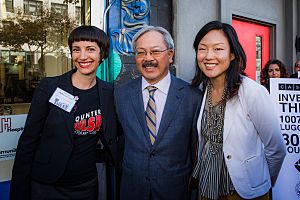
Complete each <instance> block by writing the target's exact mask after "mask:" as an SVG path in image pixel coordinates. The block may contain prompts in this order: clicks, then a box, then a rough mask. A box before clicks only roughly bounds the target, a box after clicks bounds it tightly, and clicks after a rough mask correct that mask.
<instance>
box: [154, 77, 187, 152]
mask: <svg viewBox="0 0 300 200" xmlns="http://www.w3.org/2000/svg"><path fill="white" fill-rule="evenodd" d="M183 88H184V85H182V84H180V82H179V81H178V80H177V79H176V78H175V77H173V76H171V84H170V89H169V92H168V96H167V100H166V104H165V107H164V111H163V115H162V118H161V122H160V126H159V129H158V133H157V138H156V140H155V143H154V145H155V146H156V145H157V144H158V143H159V142H160V140H161V139H162V137H163V135H164V134H165V132H166V130H167V128H168V126H169V124H170V123H171V121H172V119H173V118H174V116H175V113H176V111H177V109H178V107H179V105H180V102H181V100H182V98H183V96H184V92H183Z"/></svg>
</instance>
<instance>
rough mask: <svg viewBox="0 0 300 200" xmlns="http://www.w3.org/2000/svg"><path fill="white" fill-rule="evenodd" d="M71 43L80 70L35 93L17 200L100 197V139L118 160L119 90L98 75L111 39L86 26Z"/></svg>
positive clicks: (20, 156) (13, 195)
mask: <svg viewBox="0 0 300 200" xmlns="http://www.w3.org/2000/svg"><path fill="white" fill-rule="evenodd" d="M68 44H69V47H70V51H71V55H72V61H73V64H74V66H75V67H76V69H75V70H72V71H69V72H67V73H65V74H63V75H61V76H57V77H51V78H50V77H49V78H45V79H43V80H42V81H41V82H40V84H39V86H38V88H37V89H36V91H35V93H34V96H33V99H32V103H31V107H30V110H29V113H28V117H27V120H26V123H25V128H24V131H23V133H22V134H21V137H20V139H19V143H18V147H17V153H16V157H15V162H14V166H13V171H12V180H11V188H10V199H11V200H41V199H56V200H57V199H60V200H63V199H66V200H67V199H68V200H70V199H82V200H97V199H98V180H97V171H96V159H97V156H96V155H97V151H96V145H97V142H98V141H99V139H101V142H102V143H103V145H104V148H105V150H106V153H107V156H108V158H109V159H110V161H111V163H115V164H117V162H118V153H117V152H118V149H117V141H119V140H118V135H117V119H116V114H115V110H114V105H113V103H112V102H114V97H113V88H112V86H111V85H109V84H107V83H105V82H103V81H101V80H100V79H98V78H97V77H96V70H97V68H98V66H99V64H100V63H101V62H103V60H104V59H105V58H107V57H108V52H109V38H108V36H107V35H106V34H105V33H104V32H103V31H102V30H100V29H98V28H96V27H94V26H80V27H78V28H76V29H74V30H73V31H72V32H71V34H70V36H69V39H68ZM57 89H60V90H61V91H59V92H58V91H57ZM72 103H75V105H74V106H73V105H72Z"/></svg>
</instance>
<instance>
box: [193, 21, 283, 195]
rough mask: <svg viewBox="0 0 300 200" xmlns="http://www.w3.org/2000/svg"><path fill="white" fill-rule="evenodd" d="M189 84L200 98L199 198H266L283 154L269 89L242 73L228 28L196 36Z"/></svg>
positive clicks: (218, 26)
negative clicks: (197, 88) (193, 74)
mask: <svg viewBox="0 0 300 200" xmlns="http://www.w3.org/2000/svg"><path fill="white" fill-rule="evenodd" d="M193 46H194V49H195V52H196V62H197V65H196V73H195V77H194V79H193V81H192V85H193V86H196V87H200V89H202V91H203V92H204V99H203V103H202V106H201V111H200V115H199V118H198V123H197V128H198V133H199V151H198V162H197V165H196V167H195V170H194V173H193V177H194V178H197V179H199V187H198V188H199V196H200V197H199V199H202V200H203V199H205V200H206V199H260V200H263V199H264V200H265V199H269V190H270V188H271V186H273V185H274V184H275V182H276V178H277V176H278V174H279V171H280V168H281V165H282V162H283V160H284V157H285V154H286V150H285V146H284V143H283V139H282V136H281V130H280V126H279V121H278V119H277V114H276V112H275V106H274V104H273V102H272V99H271V97H270V95H269V93H268V91H267V90H266V89H265V88H264V87H263V86H261V85H259V84H258V83H256V82H255V81H253V80H251V79H249V78H247V77H246V76H245V74H244V70H245V67H246V55H245V52H244V50H243V48H242V46H241V44H240V43H239V41H238V37H237V34H236V32H235V30H234V29H233V27H232V26H231V25H229V24H225V23H221V22H218V21H213V22H209V23H208V24H206V25H205V26H204V27H203V28H202V29H201V30H200V31H199V32H198V34H197V35H196V38H195V40H194V45H193Z"/></svg>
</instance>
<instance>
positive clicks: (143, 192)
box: [115, 26, 202, 200]
mask: <svg viewBox="0 0 300 200" xmlns="http://www.w3.org/2000/svg"><path fill="white" fill-rule="evenodd" d="M133 49H134V51H135V60H136V66H137V68H138V70H139V71H140V72H141V74H142V77H140V78H137V79H135V80H132V81H130V82H129V83H127V84H125V85H122V86H120V87H119V88H117V89H116V90H115V100H116V110H117V114H118V117H119V120H120V122H121V125H122V128H123V132H124V137H125V149H124V157H123V163H122V179H121V192H120V196H121V199H122V200H131V199H138V200H164V199H165V200H170V199H172V200H185V199H189V196H190V194H189V192H188V182H189V177H190V175H191V172H192V167H193V162H194V158H195V154H196V149H197V148H196V146H197V138H198V134H197V130H196V119H197V117H198V108H199V106H200V105H201V101H202V97H201V95H200V94H199V92H198V90H197V89H193V88H191V87H190V86H189V85H188V84H187V83H186V82H184V81H182V80H180V79H178V78H176V77H174V76H173V75H171V74H170V72H169V66H170V64H171V63H173V55H174V43H173V39H172V37H171V35H170V34H169V33H168V31H166V30H165V29H163V28H161V27H152V26H147V27H144V28H143V29H141V30H140V31H139V32H138V33H137V34H136V35H135V36H134V38H133Z"/></svg>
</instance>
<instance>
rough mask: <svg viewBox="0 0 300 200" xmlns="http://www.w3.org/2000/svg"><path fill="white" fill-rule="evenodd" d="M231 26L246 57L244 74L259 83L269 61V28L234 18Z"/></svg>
mask: <svg viewBox="0 0 300 200" xmlns="http://www.w3.org/2000/svg"><path fill="white" fill-rule="evenodd" d="M232 26H233V27H234V28H235V30H236V32H237V35H238V37H239V41H240V43H241V45H242V46H243V48H244V51H245V53H246V56H247V64H246V70H245V73H246V74H247V75H248V77H249V78H251V79H253V80H255V81H256V82H258V83H260V73H261V70H262V69H263V68H264V65H265V64H266V62H267V61H268V60H269V59H270V32H271V26H269V25H264V24H260V23H256V22H252V21H245V20H241V19H236V18H234V19H233V20H232Z"/></svg>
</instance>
